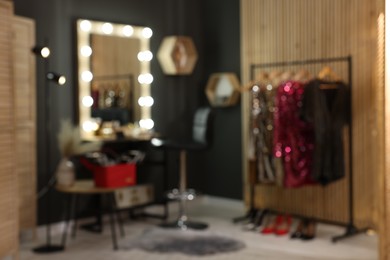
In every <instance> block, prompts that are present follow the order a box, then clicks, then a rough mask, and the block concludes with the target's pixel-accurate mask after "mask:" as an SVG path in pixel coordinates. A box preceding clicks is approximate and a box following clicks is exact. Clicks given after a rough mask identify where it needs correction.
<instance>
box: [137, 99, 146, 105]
mask: <svg viewBox="0 0 390 260" xmlns="http://www.w3.org/2000/svg"><path fill="white" fill-rule="evenodd" d="M138 105H140V106H141V107H144V106H145V98H144V97H140V98H139V99H138Z"/></svg>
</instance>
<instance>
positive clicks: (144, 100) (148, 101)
mask: <svg viewBox="0 0 390 260" xmlns="http://www.w3.org/2000/svg"><path fill="white" fill-rule="evenodd" d="M153 104H154V99H153V98H152V97H151V96H146V97H140V98H139V99H138V105H140V106H141V107H151V106H153Z"/></svg>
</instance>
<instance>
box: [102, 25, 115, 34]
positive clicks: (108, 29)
mask: <svg viewBox="0 0 390 260" xmlns="http://www.w3.org/2000/svg"><path fill="white" fill-rule="evenodd" d="M113 31H114V27H113V26H112V24H110V23H104V24H103V25H102V32H103V33H104V34H111V33H112V32H113Z"/></svg>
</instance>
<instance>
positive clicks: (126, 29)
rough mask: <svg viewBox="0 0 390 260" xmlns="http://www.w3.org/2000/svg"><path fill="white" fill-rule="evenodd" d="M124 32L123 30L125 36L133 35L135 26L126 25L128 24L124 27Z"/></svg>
mask: <svg viewBox="0 0 390 260" xmlns="http://www.w3.org/2000/svg"><path fill="white" fill-rule="evenodd" d="M122 32H123V35H124V36H126V37H130V36H132V35H133V33H134V28H133V26H130V25H126V26H124V27H123V30H122Z"/></svg>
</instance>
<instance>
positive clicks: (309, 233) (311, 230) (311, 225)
mask: <svg viewBox="0 0 390 260" xmlns="http://www.w3.org/2000/svg"><path fill="white" fill-rule="evenodd" d="M315 235H316V222H315V221H313V220H308V219H302V220H301V221H300V222H299V224H298V226H297V229H296V231H295V232H294V233H292V234H291V236H290V237H291V238H292V239H301V240H304V241H307V240H312V239H314V238H315Z"/></svg>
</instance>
